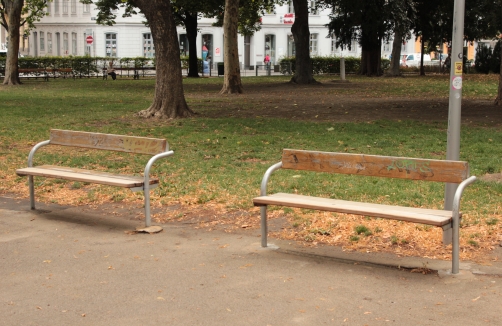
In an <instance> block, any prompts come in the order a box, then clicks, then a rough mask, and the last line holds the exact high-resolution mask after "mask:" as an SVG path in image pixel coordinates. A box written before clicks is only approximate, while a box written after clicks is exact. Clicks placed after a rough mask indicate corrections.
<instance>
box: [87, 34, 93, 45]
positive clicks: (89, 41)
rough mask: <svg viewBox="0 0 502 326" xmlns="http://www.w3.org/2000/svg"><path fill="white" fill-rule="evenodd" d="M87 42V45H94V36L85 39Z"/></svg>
mask: <svg viewBox="0 0 502 326" xmlns="http://www.w3.org/2000/svg"><path fill="white" fill-rule="evenodd" d="M85 41H86V42H87V44H92V42H94V38H93V37H92V35H88V36H87V37H86V38H85Z"/></svg>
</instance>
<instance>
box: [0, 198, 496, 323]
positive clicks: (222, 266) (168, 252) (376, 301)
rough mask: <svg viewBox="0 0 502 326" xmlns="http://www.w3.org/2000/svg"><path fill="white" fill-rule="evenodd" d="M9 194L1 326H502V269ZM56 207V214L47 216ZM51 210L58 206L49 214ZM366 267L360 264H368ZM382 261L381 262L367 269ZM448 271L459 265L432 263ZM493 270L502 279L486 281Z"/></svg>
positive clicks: (2, 241)
mask: <svg viewBox="0 0 502 326" xmlns="http://www.w3.org/2000/svg"><path fill="white" fill-rule="evenodd" d="M27 205H28V204H27V202H26V201H22V202H18V201H15V200H13V199H9V198H5V197H0V257H1V258H0V259H1V263H0V275H1V276H2V277H1V278H0V299H1V300H0V316H1V317H0V325H9V326H10V325H264V326H266V325H455V326H458V325H500V323H501V320H502V319H501V318H502V317H501V311H502V277H501V275H502V266H501V265H493V266H477V265H475V264H468V263H465V262H464V263H462V264H461V269H462V270H461V273H460V274H459V275H458V276H452V275H449V274H448V273H447V272H445V271H441V273H440V274H439V275H437V274H428V275H423V274H419V273H410V272H409V271H408V270H398V269H396V268H390V267H385V265H389V264H390V265H393V264H396V265H402V266H406V265H408V266H411V267H413V266H414V265H416V266H415V267H422V266H423V264H424V260H423V259H416V258H408V259H401V258H397V257H395V256H392V255H383V254H357V253H343V252H341V251H340V250H339V249H337V248H314V249H306V248H299V247H296V246H295V245H293V244H290V243H288V242H280V241H277V240H275V241H274V239H272V242H274V243H276V244H278V245H279V247H280V249H278V250H270V249H261V248H260V247H259V240H260V239H259V237H258V232H257V231H245V232H238V233H226V232H223V231H207V230H201V229H195V228H193V227H191V226H184V225H181V224H165V225H162V227H163V228H164V231H163V232H161V233H158V234H153V235H149V234H133V235H132V234H127V233H126V232H125V231H129V230H134V229H135V227H136V226H141V223H138V221H133V220H127V219H124V218H116V217H110V216H105V215H104V214H98V213H99V212H96V213H94V214H88V213H86V212H83V211H82V210H81V209H78V208H64V207H58V206H57V205H50V206H49V207H41V208H42V210H38V211H35V212H31V211H28V210H27V208H28V206H27ZM44 209H46V210H44ZM47 209H49V210H50V211H49V210H47ZM359 260H360V261H361V262H358V261H359ZM364 261H366V262H368V261H369V262H371V263H370V264H366V263H363V262H364ZM426 263H427V264H428V266H429V267H431V268H437V269H442V268H443V269H447V268H449V267H450V263H449V262H435V261H427V262H426ZM482 273H489V274H491V275H482Z"/></svg>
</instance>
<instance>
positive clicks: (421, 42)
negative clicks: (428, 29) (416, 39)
mask: <svg viewBox="0 0 502 326" xmlns="http://www.w3.org/2000/svg"><path fill="white" fill-rule="evenodd" d="M424 50H425V44H424V37H423V36H422V37H421V38H420V76H425V69H424Z"/></svg>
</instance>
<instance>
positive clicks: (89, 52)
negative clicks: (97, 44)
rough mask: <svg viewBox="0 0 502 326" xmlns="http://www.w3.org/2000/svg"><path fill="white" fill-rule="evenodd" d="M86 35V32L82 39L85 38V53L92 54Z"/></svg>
mask: <svg viewBox="0 0 502 326" xmlns="http://www.w3.org/2000/svg"><path fill="white" fill-rule="evenodd" d="M89 35H92V34H89ZM86 37H87V34H86V33H84V37H82V39H83V40H84V55H91V46H90V45H89V44H87V41H86Z"/></svg>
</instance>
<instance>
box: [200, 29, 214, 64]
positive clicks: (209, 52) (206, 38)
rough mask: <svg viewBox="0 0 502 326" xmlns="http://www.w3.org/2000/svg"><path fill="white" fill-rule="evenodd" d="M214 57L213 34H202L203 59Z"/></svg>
mask: <svg viewBox="0 0 502 326" xmlns="http://www.w3.org/2000/svg"><path fill="white" fill-rule="evenodd" d="M207 57H209V59H211V58H212V57H213V34H202V61H206V58H207Z"/></svg>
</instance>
